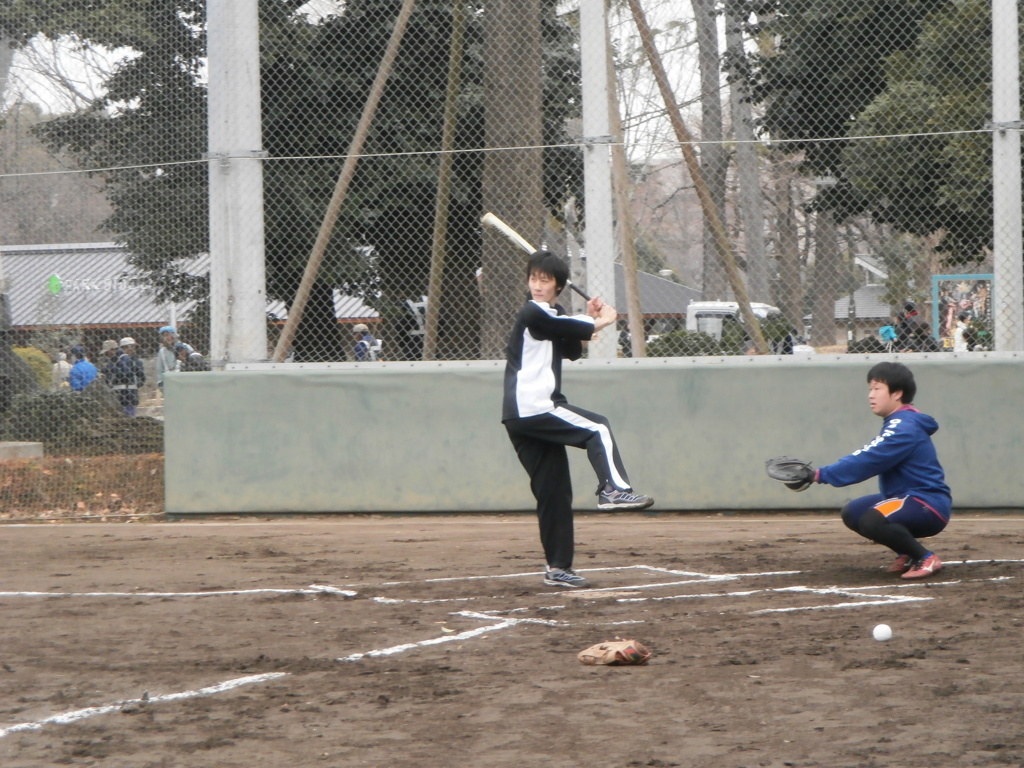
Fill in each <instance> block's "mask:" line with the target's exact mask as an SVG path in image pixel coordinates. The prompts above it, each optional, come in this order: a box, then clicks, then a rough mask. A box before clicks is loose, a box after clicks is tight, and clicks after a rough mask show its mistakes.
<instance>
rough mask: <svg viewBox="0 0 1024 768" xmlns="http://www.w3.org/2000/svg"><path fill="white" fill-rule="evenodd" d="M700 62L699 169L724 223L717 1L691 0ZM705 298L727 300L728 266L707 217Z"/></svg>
mask: <svg viewBox="0 0 1024 768" xmlns="http://www.w3.org/2000/svg"><path fill="white" fill-rule="evenodd" d="M692 3H693V16H694V21H695V24H696V30H697V50H698V58H699V62H700V93H701V96H700V104H701V139H702V141H703V142H704V143H702V144H701V145H700V168H701V172H702V173H703V175H704V181H705V183H706V184H707V187H708V191H709V192H710V194H711V200H712V201H713V203H714V205H715V208H716V209H717V211H718V218H719V220H720V221H721V222H722V223H723V224H724V223H725V177H726V172H727V170H728V158H727V156H726V153H725V148H724V147H723V146H722V143H721V142H722V136H723V131H722V100H721V96H720V90H721V88H720V83H719V77H718V72H719V58H720V57H719V50H718V25H717V23H716V21H715V2H714V0H692ZM703 283H704V299H706V300H714V299H728V298H729V293H728V283H727V281H726V275H725V269H724V268H723V266H722V261H721V258H720V256H719V254H718V250H717V246H716V244H715V233H714V230H713V229H712V227H711V224H710V222H708V220H707V217H705V218H704V280H703Z"/></svg>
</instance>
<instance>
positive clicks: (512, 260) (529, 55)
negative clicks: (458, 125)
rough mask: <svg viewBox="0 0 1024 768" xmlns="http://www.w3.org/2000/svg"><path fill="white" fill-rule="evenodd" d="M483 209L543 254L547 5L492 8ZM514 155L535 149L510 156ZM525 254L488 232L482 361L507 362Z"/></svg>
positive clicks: (506, 0) (487, 26)
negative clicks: (543, 53)
mask: <svg viewBox="0 0 1024 768" xmlns="http://www.w3.org/2000/svg"><path fill="white" fill-rule="evenodd" d="M484 38H485V44H484V144H485V146H486V147H487V149H489V150H499V151H490V152H487V153H485V155H484V170H483V182H482V184H483V209H484V210H485V211H491V212H493V213H495V214H497V215H498V216H499V217H500V218H502V219H504V220H505V221H507V222H508V223H509V225H510V226H511V227H512V228H513V229H515V230H516V231H517V232H519V233H520V234H521V235H522V236H523V237H525V238H526V239H527V240H528V241H529V242H531V243H534V244H536V245H538V246H539V244H540V242H541V238H542V236H543V233H544V203H543V155H542V153H541V150H540V149H539V147H540V145H541V143H542V139H543V132H542V128H543V123H542V119H543V99H542V87H543V61H542V57H541V3H540V0H489V2H488V3H487V5H486V11H485V19H484ZM509 147H529V149H514V150H506V148H509ZM524 256H525V254H523V253H521V252H519V251H518V250H516V248H515V247H514V246H512V245H510V244H509V243H508V241H507V240H506V239H505V238H503V237H501V236H500V235H498V234H497V233H495V232H485V233H484V240H483V252H482V265H483V274H482V276H481V284H480V289H481V299H482V312H483V316H482V318H481V324H480V356H481V357H482V358H484V359H488V360H494V359H501V358H503V357H504V348H505V339H506V336H507V335H508V331H509V328H510V327H511V324H512V321H513V318H514V317H515V313H516V310H517V309H518V307H519V305H520V304H521V303H522V300H523V294H524V291H525V286H526V277H525V275H524V273H523V268H524V265H525V258H524Z"/></svg>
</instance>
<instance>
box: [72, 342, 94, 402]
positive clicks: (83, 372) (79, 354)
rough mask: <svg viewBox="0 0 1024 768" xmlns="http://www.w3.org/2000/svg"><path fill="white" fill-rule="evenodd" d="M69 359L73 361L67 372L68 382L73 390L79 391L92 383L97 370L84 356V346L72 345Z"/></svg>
mask: <svg viewBox="0 0 1024 768" xmlns="http://www.w3.org/2000/svg"><path fill="white" fill-rule="evenodd" d="M71 359H72V360H74V361H75V362H74V364H73V365H72V366H71V370H70V372H69V373H68V384H69V385H70V386H71V389H72V390H74V391H75V392H81V391H82V390H84V389H85V388H86V387H88V386H89V385H90V384H91V383H92V381H93V379H95V378H96V377H97V376H98V375H99V372H98V371H97V370H96V366H95V365H93V364H92V363H90V362H89V360H88V358H87V357H86V352H85V347H72V348H71Z"/></svg>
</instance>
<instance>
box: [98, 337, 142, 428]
mask: <svg viewBox="0 0 1024 768" xmlns="http://www.w3.org/2000/svg"><path fill="white" fill-rule="evenodd" d="M103 346H104V348H106V347H107V344H106V342H104V344H103ZM118 346H119V347H120V348H121V354H120V355H118V357H117V359H116V360H114V361H113V362H112V363H110V364H109V365H107V367H106V369H105V370H104V373H105V375H106V378H107V384H109V385H110V388H111V389H113V390H114V392H116V393H117V397H118V399H119V400H120V401H121V407H122V408H123V409H124V413H125V416H134V415H135V407H136V406H137V405H138V404H139V388H140V387H141V386H142V385H143V384H145V383H146V371H145V370H144V369H143V367H142V360H140V359H139V358H138V356H137V355H136V354H135V349H136V345H135V339H133V338H131V337H130V336H126V337H125V338H123V339H121V342H120V344H119V345H118Z"/></svg>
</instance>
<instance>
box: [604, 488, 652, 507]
mask: <svg viewBox="0 0 1024 768" xmlns="http://www.w3.org/2000/svg"><path fill="white" fill-rule="evenodd" d="M653 503H654V499H652V498H651V497H650V496H644V495H643V494H642V493H633V492H632V491H620V490H618V489H617V488H612V489H611V490H610V491H601V492H600V493H599V494H598V495H597V508H598V509H607V510H620V511H621V510H626V509H647V508H648V507H649V506H651V504H653Z"/></svg>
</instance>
